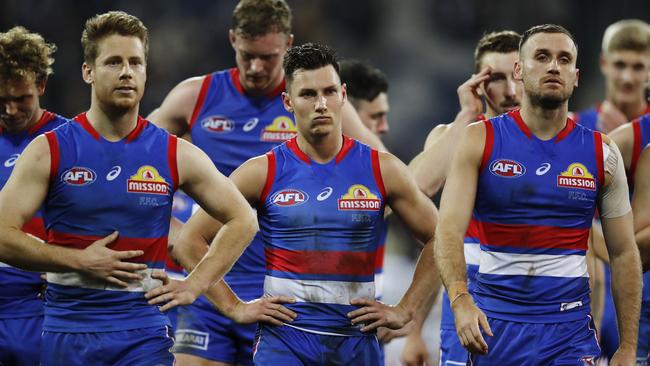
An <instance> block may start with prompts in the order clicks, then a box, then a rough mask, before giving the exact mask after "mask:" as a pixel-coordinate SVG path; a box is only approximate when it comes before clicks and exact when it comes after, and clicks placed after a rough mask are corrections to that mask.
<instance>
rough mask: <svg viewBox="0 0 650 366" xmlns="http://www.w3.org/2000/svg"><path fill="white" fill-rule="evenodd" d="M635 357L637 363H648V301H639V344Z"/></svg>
mask: <svg viewBox="0 0 650 366" xmlns="http://www.w3.org/2000/svg"><path fill="white" fill-rule="evenodd" d="M636 358H637V364H639V365H645V364H648V365H650V301H644V302H642V303H641V318H640V319H639V344H638V346H637V349H636ZM644 362H645V363H644Z"/></svg>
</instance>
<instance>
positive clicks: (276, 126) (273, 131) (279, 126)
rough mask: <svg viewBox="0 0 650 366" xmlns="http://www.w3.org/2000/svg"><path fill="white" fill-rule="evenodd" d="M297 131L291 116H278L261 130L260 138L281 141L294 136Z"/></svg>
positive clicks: (268, 140)
mask: <svg viewBox="0 0 650 366" xmlns="http://www.w3.org/2000/svg"><path fill="white" fill-rule="evenodd" d="M297 133H298V131H297V130H296V125H295V124H294V123H293V120H291V118H289V117H287V116H279V117H276V118H275V119H274V120H273V122H272V123H271V124H270V125H268V126H266V127H265V128H264V130H262V136H261V137H260V139H261V140H262V141H267V142H283V141H286V140H289V139H292V138H294V137H295V136H296V134H297Z"/></svg>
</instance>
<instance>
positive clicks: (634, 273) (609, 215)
mask: <svg viewBox="0 0 650 366" xmlns="http://www.w3.org/2000/svg"><path fill="white" fill-rule="evenodd" d="M603 141H604V142H605V143H608V144H609V147H610V154H609V157H608V159H607V162H606V163H605V170H606V178H605V184H604V187H603V189H602V190H601V191H600V192H599V195H598V203H599V206H598V207H599V212H600V213H601V223H602V227H603V234H604V237H605V243H606V245H607V251H608V253H609V258H610V261H609V262H610V266H611V270H612V294H613V297H614V305H615V307H616V317H617V320H618V328H619V335H620V340H621V341H620V345H619V348H618V350H617V351H616V354H615V355H614V357H613V358H612V361H611V364H612V365H629V364H633V363H634V361H635V357H636V345H637V336H638V326H639V312H640V305H641V260H640V258H639V251H638V249H637V247H636V243H635V241H634V226H633V219H632V212H631V210H630V205H629V202H628V189H627V178H626V177H625V172H624V170H625V168H624V167H623V163H622V161H621V160H622V158H621V157H620V153H619V152H618V149H617V148H616V145H615V144H614V143H613V142H610V141H609V139H608V138H607V137H603ZM613 157H616V162H617V164H616V165H615V166H616V167H615V168H614V167H613V166H614V164H609V163H610V162H611V161H613V160H610V159H612V158H613Z"/></svg>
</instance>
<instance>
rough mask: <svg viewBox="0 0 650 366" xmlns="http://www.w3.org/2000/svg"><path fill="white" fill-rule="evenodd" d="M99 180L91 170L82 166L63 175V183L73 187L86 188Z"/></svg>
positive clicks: (73, 168)
mask: <svg viewBox="0 0 650 366" xmlns="http://www.w3.org/2000/svg"><path fill="white" fill-rule="evenodd" d="M95 179H97V174H95V172H94V171H93V170H92V169H90V168H84V167H81V166H75V167H72V168H70V169H68V170H66V171H65V172H63V174H61V181H62V182H63V183H65V184H69V185H71V186H85V185H88V184H91V183H92V182H94V181H95Z"/></svg>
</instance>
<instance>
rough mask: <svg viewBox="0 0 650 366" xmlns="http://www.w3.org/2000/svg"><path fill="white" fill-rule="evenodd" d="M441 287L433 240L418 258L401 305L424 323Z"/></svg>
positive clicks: (415, 318)
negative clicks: (434, 256) (434, 257)
mask: <svg viewBox="0 0 650 366" xmlns="http://www.w3.org/2000/svg"><path fill="white" fill-rule="evenodd" d="M439 289H440V276H439V275H438V271H437V269H436V265H435V262H434V259H433V240H432V241H430V242H428V243H427V244H426V245H425V246H424V248H422V252H421V253H420V257H419V258H418V262H417V265H416V267H415V273H414V274H413V281H412V282H411V285H410V286H409V288H408V290H407V291H406V293H405V294H404V296H403V297H402V299H401V300H400V302H399V305H400V306H402V307H404V308H405V309H407V310H408V311H409V313H410V314H412V316H414V320H419V322H420V326H421V324H422V323H424V320H425V319H426V317H427V315H428V312H429V310H430V309H431V304H432V303H433V301H435V298H436V296H437V294H438V291H439Z"/></svg>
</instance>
